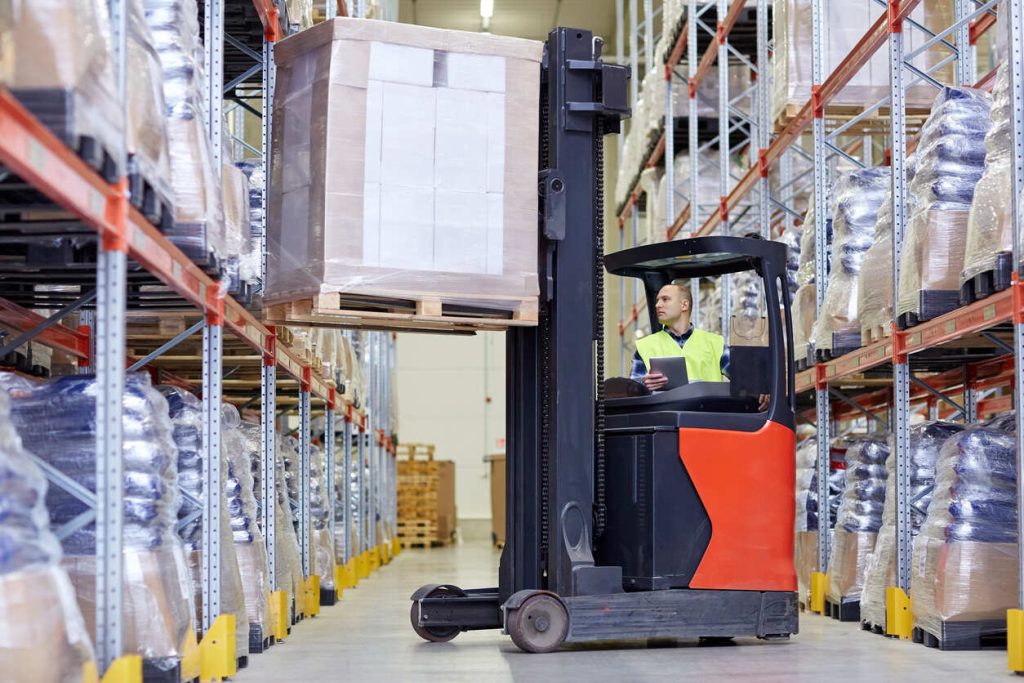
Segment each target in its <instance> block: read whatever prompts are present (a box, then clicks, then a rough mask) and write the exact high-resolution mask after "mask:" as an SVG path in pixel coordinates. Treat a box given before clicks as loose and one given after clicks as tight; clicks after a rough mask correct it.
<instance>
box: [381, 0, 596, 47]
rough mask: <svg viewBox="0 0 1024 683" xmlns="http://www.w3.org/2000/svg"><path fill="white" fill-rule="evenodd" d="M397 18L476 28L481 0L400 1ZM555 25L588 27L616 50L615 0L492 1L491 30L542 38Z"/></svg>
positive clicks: (450, 26) (455, 27) (415, 21)
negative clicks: (492, 16)
mask: <svg viewBox="0 0 1024 683" xmlns="http://www.w3.org/2000/svg"><path fill="white" fill-rule="evenodd" d="M399 21H402V22H406V23H410V24H419V25H420V26H436V27H438V28H451V29H458V30H461V31H479V30H480V29H481V20H480V0H401V2H400V5H399ZM555 26H571V27H572V28H584V29H589V30H590V31H592V32H593V33H595V34H596V35H599V36H601V37H603V38H604V39H605V43H606V45H607V48H606V54H614V51H615V0H494V18H493V19H492V20H491V29H490V30H491V33H495V34H499V35H505V36H519V37H520V38H532V39H534V40H544V39H545V38H547V35H548V31H550V30H551V29H552V28H554V27H555Z"/></svg>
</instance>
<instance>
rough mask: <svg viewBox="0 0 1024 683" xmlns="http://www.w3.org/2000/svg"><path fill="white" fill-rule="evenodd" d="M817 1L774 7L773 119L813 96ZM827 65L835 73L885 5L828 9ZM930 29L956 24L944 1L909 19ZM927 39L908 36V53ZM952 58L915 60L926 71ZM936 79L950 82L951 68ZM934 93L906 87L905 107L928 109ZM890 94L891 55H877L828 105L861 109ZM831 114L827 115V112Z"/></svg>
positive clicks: (783, 0) (932, 55)
mask: <svg viewBox="0 0 1024 683" xmlns="http://www.w3.org/2000/svg"><path fill="white" fill-rule="evenodd" d="M812 5H813V2H812V0H779V2H776V3H774V4H773V7H772V36H773V38H774V40H775V45H774V51H773V56H772V109H771V116H772V120H773V121H774V120H777V119H778V118H779V116H780V115H782V114H783V113H786V111H787V108H789V110H790V111H789V115H790V116H792V115H793V114H795V113H796V112H795V111H793V109H796V108H799V107H802V106H803V105H804V104H805V103H806V102H807V100H809V99H810V98H811V86H812V84H813V83H814V79H813V72H812V68H811V67H812V64H813V61H812V59H811V57H812V49H813V40H812V39H813V36H814V32H813V22H812V16H813V13H812V11H811V8H812ZM824 9H825V16H824V28H825V39H824V40H823V41H822V45H823V46H824V49H825V52H824V67H825V71H824V72H825V73H832V71H833V70H834V69H835V68H836V67H838V66H839V64H840V63H841V62H842V61H843V60H844V59H846V57H847V56H848V55H849V54H850V53H851V52H852V51H853V48H854V47H855V46H856V45H857V43H859V42H860V40H861V39H862V38H863V37H864V34H866V33H867V32H868V30H869V29H870V27H871V26H872V25H873V24H874V22H875V21H876V20H878V18H879V17H880V16H881V15H882V14H884V13H885V7H883V6H880V5H876V4H875V3H859V2H827V3H825V6H824ZM910 18H911V19H914V20H915V21H917V22H918V23H919V24H921V25H923V26H924V27H925V28H927V29H930V30H931V31H933V32H938V31H941V30H944V29H946V28H947V27H949V26H951V25H952V24H953V22H954V17H953V10H952V5H951V4H950V3H948V2H946V1H945V0H924V2H922V3H920V4H919V5H918V6H917V7H916V8H915V9H914V11H913V12H912V13H911V15H910ZM925 41H926V36H925V34H924V33H923V32H920V31H908V32H905V37H904V43H905V49H906V50H907V52H910V51H912V50H914V49H916V48H917V47H918V46H920V45H922V44H924V42H925ZM948 56H949V53H948V51H947V50H946V49H945V48H944V47H942V46H935V47H931V48H929V49H928V50H927V51H926V52H925V53H924V55H923V56H922V57H920V58H919V59H918V60H915V63H916V64H917V66H918V67H920V68H923V69H927V68H930V67H932V66H935V65H937V64H938V63H939V62H940V61H941V60H943V59H945V58H946V57H948ZM932 76H933V77H934V78H937V79H938V80H939V81H942V82H947V83H948V82H951V81H952V80H953V79H952V74H951V68H950V67H949V66H948V65H947V66H945V67H943V68H942V69H940V70H939V71H937V72H936V73H933V74H932ZM934 93H935V91H934V89H933V88H932V87H931V86H930V85H927V84H924V83H919V84H917V85H913V86H908V87H907V88H906V94H905V100H906V106H907V107H911V108H918V109H923V108H927V107H928V105H929V104H930V102H931V99H932V97H933V96H934ZM888 94H889V56H888V54H887V53H886V52H885V51H884V50H879V51H877V52H876V53H875V54H874V56H873V57H872V58H871V59H870V60H868V62H867V64H865V65H864V66H862V67H861V68H859V69H857V72H856V74H855V75H854V76H853V78H852V79H851V80H850V82H849V83H848V84H847V85H845V86H844V87H843V88H842V90H840V91H839V92H838V93H837V94H836V96H835V97H834V98H833V99H832V101H831V102H830V103H829V106H830V107H842V106H848V107H855V108H856V109H857V111H862V110H863V109H864V107H865V106H866V105H868V104H872V103H874V102H876V101H878V100H880V99H882V98H883V97H886V96H888ZM826 114H827V112H826Z"/></svg>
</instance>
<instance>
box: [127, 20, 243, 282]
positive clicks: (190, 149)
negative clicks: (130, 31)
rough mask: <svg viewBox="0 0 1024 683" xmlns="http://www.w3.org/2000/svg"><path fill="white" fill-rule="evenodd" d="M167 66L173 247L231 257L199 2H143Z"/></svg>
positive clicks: (200, 256) (199, 258)
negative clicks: (206, 105)
mask: <svg viewBox="0 0 1024 683" xmlns="http://www.w3.org/2000/svg"><path fill="white" fill-rule="evenodd" d="M142 3H143V7H144V8H145V10H146V21H147V23H148V24H149V29H150V32H151V33H152V35H153V41H154V44H155V46H156V51H157V54H158V55H159V56H160V64H161V66H162V68H163V88H164V100H165V104H166V110H165V111H166V117H165V118H166V125H167V142H168V146H169V150H170V160H171V185H172V189H173V192H174V197H173V201H174V226H173V227H172V228H171V229H169V230H166V233H167V235H168V237H169V239H170V240H171V242H172V243H174V244H175V245H177V246H178V247H179V248H180V249H181V250H182V251H183V252H185V254H186V255H187V256H188V257H189V258H191V259H192V260H193V261H195V262H197V263H200V264H204V265H205V264H207V263H208V262H209V257H210V254H213V255H214V256H216V257H217V258H218V259H226V258H227V255H228V249H227V244H226V241H225V234H224V208H223V199H222V195H221V181H220V169H219V168H216V167H215V166H214V163H213V151H212V148H211V146H210V139H209V135H208V134H207V129H206V124H205V120H206V119H205V112H204V110H203V102H205V95H204V93H205V92H206V74H205V73H204V72H203V47H202V43H201V40H200V37H201V36H202V32H201V31H200V30H199V18H198V17H199V14H198V9H197V6H196V0H142Z"/></svg>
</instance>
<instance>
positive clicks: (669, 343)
mask: <svg viewBox="0 0 1024 683" xmlns="http://www.w3.org/2000/svg"><path fill="white" fill-rule="evenodd" d="M724 349H725V339H723V338H722V336H721V335H718V334H715V333H714V332H705V331H704V330H698V329H696V328H694V330H693V332H691V333H690V336H689V338H688V339H687V340H686V342H685V343H684V344H683V346H682V347H680V346H679V343H678V342H677V341H676V340H675V339H674V338H673V337H672V335H671V334H669V333H668V332H666V331H665V330H661V331H660V332H655V333H654V334H649V335H647V336H646V337H644V338H643V339H638V340H637V342H636V350H637V352H638V353H639V354H640V358H641V359H642V360H643V362H644V365H645V366H647V369H648V370H650V369H651V359H652V358H671V357H674V356H685V357H686V375H687V378H688V379H689V380H690V381H691V382H693V381H700V382H724V381H725V378H724V377H723V376H722V351H723V350H724Z"/></svg>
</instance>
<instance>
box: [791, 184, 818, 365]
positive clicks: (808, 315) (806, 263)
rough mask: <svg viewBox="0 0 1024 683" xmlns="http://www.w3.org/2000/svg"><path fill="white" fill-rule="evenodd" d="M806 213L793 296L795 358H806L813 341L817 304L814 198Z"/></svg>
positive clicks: (810, 201)
mask: <svg viewBox="0 0 1024 683" xmlns="http://www.w3.org/2000/svg"><path fill="white" fill-rule="evenodd" d="M809 205H810V207H811V208H809V209H807V213H806V214H805V215H804V231H803V234H802V235H801V236H800V263H799V265H798V266H797V270H796V293H795V294H794V295H793V304H792V306H793V347H794V348H793V358H794V359H796V361H797V362H800V361H806V359H807V357H808V349H809V347H810V345H811V344H813V343H814V318H815V307H816V305H817V299H816V297H817V289H816V285H815V271H814V259H815V258H816V256H815V239H816V237H815V228H814V198H813V197H812V198H811V199H810V200H809Z"/></svg>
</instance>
